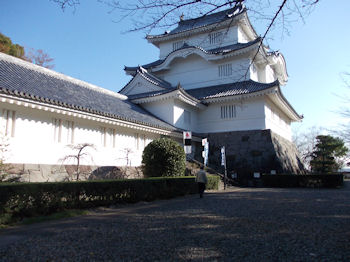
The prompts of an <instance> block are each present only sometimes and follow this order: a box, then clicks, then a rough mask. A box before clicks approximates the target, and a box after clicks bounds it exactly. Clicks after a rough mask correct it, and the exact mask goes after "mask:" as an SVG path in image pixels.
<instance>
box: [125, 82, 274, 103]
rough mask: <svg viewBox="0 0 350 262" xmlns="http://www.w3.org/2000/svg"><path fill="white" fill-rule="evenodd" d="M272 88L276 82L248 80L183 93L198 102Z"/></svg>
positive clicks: (131, 96)
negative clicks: (266, 82)
mask: <svg viewBox="0 0 350 262" xmlns="http://www.w3.org/2000/svg"><path fill="white" fill-rule="evenodd" d="M273 86H278V81H275V82H272V83H268V84H265V83H259V82H255V81H252V80H248V81H242V82H235V83H230V84H224V85H217V86H208V87H201V88H194V89H188V90H185V92H186V93H187V94H189V95H190V96H192V97H193V98H196V99H198V100H204V99H210V98H218V97H225V96H234V95H243V94H250V93H254V92H258V91H262V90H265V89H268V88H271V87H273ZM176 89H177V88H176V87H175V88H172V89H169V90H160V91H153V92H147V93H141V94H135V95H129V96H128V99H129V100H134V99H139V98H147V97H155V96H159V95H164V94H167V93H170V92H172V91H174V90H176Z"/></svg>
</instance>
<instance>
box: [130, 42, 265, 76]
mask: <svg viewBox="0 0 350 262" xmlns="http://www.w3.org/2000/svg"><path fill="white" fill-rule="evenodd" d="M260 41H261V38H260V37H258V38H257V39H255V40H254V41H250V42H248V43H236V44H232V45H227V46H223V47H217V48H213V49H208V50H205V49H203V48H201V47H199V46H190V45H187V44H186V43H185V44H184V45H183V46H182V47H181V48H179V49H177V50H175V51H173V52H171V53H169V54H168V55H167V57H166V58H164V59H159V60H156V61H154V62H151V63H148V64H145V65H142V68H145V69H153V68H156V67H158V66H161V65H162V64H164V63H166V62H167V60H168V59H172V58H173V57H176V55H177V54H180V53H181V52H182V51H184V50H190V49H192V50H193V51H194V52H198V51H200V52H201V53H203V54H204V55H218V56H222V55H226V54H229V53H232V52H236V51H238V50H243V49H245V48H247V47H251V46H253V45H254V44H256V43H259V42H260ZM138 69H139V66H135V67H132V66H130V67H129V66H125V67H124V70H125V71H127V72H136V71H137V70H138Z"/></svg>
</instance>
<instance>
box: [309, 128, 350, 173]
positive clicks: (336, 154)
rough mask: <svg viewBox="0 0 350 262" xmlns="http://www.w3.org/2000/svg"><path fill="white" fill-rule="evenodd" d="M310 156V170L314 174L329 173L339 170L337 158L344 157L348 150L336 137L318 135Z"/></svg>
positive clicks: (339, 164)
mask: <svg viewBox="0 0 350 262" xmlns="http://www.w3.org/2000/svg"><path fill="white" fill-rule="evenodd" d="M316 139H317V143H316V145H315V148H314V151H313V152H312V154H311V159H312V160H311V161H310V165H311V170H312V171H313V172H316V173H330V172H333V171H336V170H338V169H339V168H341V165H342V163H341V162H340V161H338V160H339V158H341V157H343V156H345V155H346V154H347V152H348V148H347V147H345V145H344V141H343V140H342V139H340V138H338V137H332V136H329V135H326V136H324V135H320V136H317V137H316Z"/></svg>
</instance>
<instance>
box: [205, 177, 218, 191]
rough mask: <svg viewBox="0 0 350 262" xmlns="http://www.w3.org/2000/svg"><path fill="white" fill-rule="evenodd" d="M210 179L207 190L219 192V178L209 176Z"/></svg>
mask: <svg viewBox="0 0 350 262" xmlns="http://www.w3.org/2000/svg"><path fill="white" fill-rule="evenodd" d="M207 177H208V183H207V185H206V189H208V190H217V189H218V188H219V180H220V177H219V176H212V175H209V176H207Z"/></svg>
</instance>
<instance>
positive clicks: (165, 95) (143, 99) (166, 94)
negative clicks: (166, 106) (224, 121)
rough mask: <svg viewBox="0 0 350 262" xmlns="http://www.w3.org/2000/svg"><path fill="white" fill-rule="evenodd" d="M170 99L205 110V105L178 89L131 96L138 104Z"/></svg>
mask: <svg viewBox="0 0 350 262" xmlns="http://www.w3.org/2000/svg"><path fill="white" fill-rule="evenodd" d="M169 98H176V99H179V100H181V101H183V102H184V103H186V104H189V105H191V106H194V107H198V108H204V107H206V105H205V104H203V103H202V102H201V100H199V99H197V98H195V97H193V96H191V95H190V94H188V93H187V92H186V91H185V90H184V89H183V88H181V87H179V86H178V87H176V88H173V89H171V90H164V91H163V90H161V91H154V92H147V93H142V94H136V95H131V96H129V100H130V101H132V102H133V103H136V104H142V103H149V102H154V101H160V100H166V99H169Z"/></svg>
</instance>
